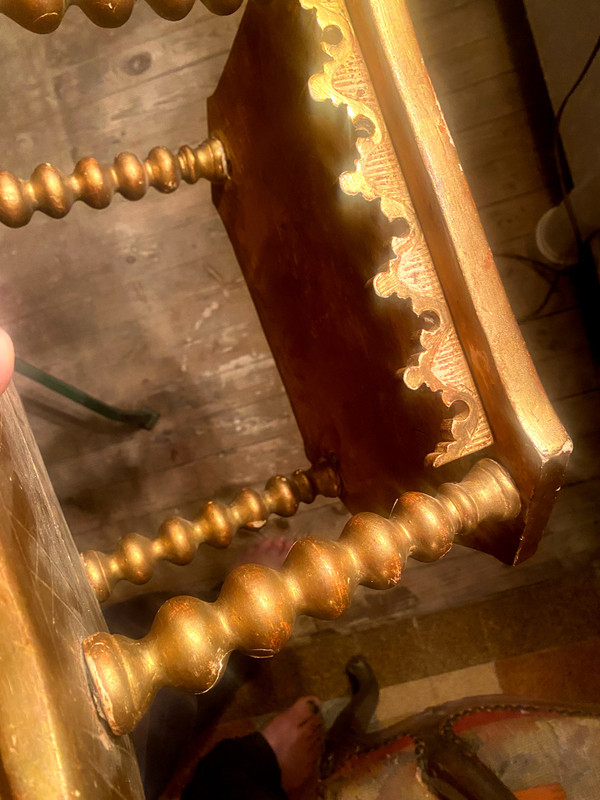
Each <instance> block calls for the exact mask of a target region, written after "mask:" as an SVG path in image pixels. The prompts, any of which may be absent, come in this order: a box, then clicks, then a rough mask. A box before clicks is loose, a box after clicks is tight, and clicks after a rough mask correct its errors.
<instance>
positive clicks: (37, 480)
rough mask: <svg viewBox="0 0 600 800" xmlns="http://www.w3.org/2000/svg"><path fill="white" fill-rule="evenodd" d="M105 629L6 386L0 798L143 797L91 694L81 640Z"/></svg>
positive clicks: (2, 410)
mask: <svg viewBox="0 0 600 800" xmlns="http://www.w3.org/2000/svg"><path fill="white" fill-rule="evenodd" d="M99 627H100V628H104V627H105V623H104V618H103V617H102V614H101V612H100V607H99V606H98V603H97V601H96V598H95V597H94V594H93V592H92V590H91V588H90V586H89V584H88V582H87V580H86V576H85V574H84V571H83V568H82V565H81V561H80V558H79V555H78V553H77V550H76V548H75V544H74V542H73V540H72V538H71V535H70V533H69V530H68V528H67V526H66V523H65V521H64V518H63V516H62V512H61V510H60V507H59V505H58V502H57V500H56V497H55V495H54V491H53V489H52V486H51V484H50V480H49V478H48V475H47V473H46V470H45V468H44V465H43V463H42V460H41V456H40V454H39V451H38V449H37V446H36V444H35V442H34V440H33V436H32V434H31V430H30V428H29V424H28V422H27V419H26V417H25V413H24V411H23V408H22V406H21V402H20V400H19V398H18V395H17V393H16V391H15V390H14V388H12V387H10V388H9V389H8V390H7V391H6V393H5V394H4V395H3V396H2V397H1V398H0V629H1V630H2V636H1V637H0V666H1V668H0V796H1V797H2V798H3V800H9V799H10V798H15V799H16V798H18V800H40V798H47V799H48V800H67V798H69V800H71V799H73V798H81V800H84V798H90V800H91V798H93V800H117V799H118V800H142V798H143V796H144V795H143V790H142V785H141V780H140V775H139V771H138V766H137V761H136V757H135V754H134V751H133V747H132V745H131V742H130V741H129V739H128V737H125V738H119V739H116V738H115V737H114V735H113V734H112V733H111V732H110V730H109V729H108V728H107V726H106V725H105V724H104V723H103V722H102V721H101V720H100V719H99V717H98V715H97V713H96V709H95V707H94V703H93V701H92V698H91V696H90V692H89V686H88V675H87V674H86V668H85V664H84V661H83V658H82V654H81V642H82V640H83V639H84V638H85V637H86V636H88V635H89V634H90V633H92V632H93V631H95V630H97V629H98V628H99Z"/></svg>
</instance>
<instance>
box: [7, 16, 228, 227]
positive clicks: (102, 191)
mask: <svg viewBox="0 0 600 800" xmlns="http://www.w3.org/2000/svg"><path fill="white" fill-rule="evenodd" d="M0 2H1V0H0ZM201 178H206V179H207V180H209V181H212V182H214V183H221V182H223V181H225V180H226V179H227V158H226V155H225V151H224V149H223V145H222V144H221V142H220V141H219V140H218V139H214V138H210V139H207V140H206V141H205V142H202V144H200V145H198V147H188V146H187V145H184V146H183V147H181V148H180V149H179V150H178V152H177V154H174V153H172V152H171V151H170V150H168V149H167V148H166V147H154V148H153V149H152V150H151V151H150V152H149V153H148V156H147V158H145V159H144V160H143V161H141V160H140V159H139V158H138V157H137V156H135V155H133V153H119V155H118V156H117V157H116V158H115V160H114V161H113V163H112V166H108V165H106V164H100V163H99V162H98V161H96V159H95V158H82V159H81V160H80V161H78V162H77V164H76V166H75V169H74V171H73V172H72V173H71V175H65V174H64V173H62V172H61V171H60V170H59V169H57V168H56V167H53V166H52V164H40V165H39V166H38V167H36V168H35V170H34V171H33V173H32V175H31V177H30V178H29V180H21V179H20V178H17V177H16V175H13V174H12V173H11V172H6V171H5V170H4V171H0V222H2V223H4V225H8V226H9V227H10V228H21V227H23V225H27V223H28V222H29V220H30V219H31V217H32V216H33V214H34V212H35V211H42V212H43V213H44V214H47V215H48V216H49V217H55V218H57V219H60V218H61V217H64V216H66V215H67V214H68V213H69V211H70V210H71V208H72V207H73V204H74V203H75V202H77V201H78V200H81V201H82V202H84V203H86V204H87V205H88V206H91V207H92V208H106V207H107V206H108V205H110V203H111V201H112V198H113V195H114V194H116V193H118V194H121V195H123V197H125V198H126V199H127V200H139V199H140V198H142V197H143V196H144V195H145V194H146V192H147V191H148V187H149V186H153V187H154V188H155V189H156V190H157V191H159V192H163V193H164V194H170V193H171V192H174V191H175V189H177V187H178V186H179V185H180V183H181V181H185V183H196V182H197V181H199V180H200V179H201Z"/></svg>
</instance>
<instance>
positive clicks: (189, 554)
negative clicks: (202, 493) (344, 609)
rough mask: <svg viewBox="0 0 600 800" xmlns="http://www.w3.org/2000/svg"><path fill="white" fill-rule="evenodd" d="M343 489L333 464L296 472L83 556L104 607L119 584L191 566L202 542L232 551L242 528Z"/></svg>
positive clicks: (139, 581)
mask: <svg viewBox="0 0 600 800" xmlns="http://www.w3.org/2000/svg"><path fill="white" fill-rule="evenodd" d="M339 491H340V486H339V481H338V478H337V475H336V473H335V471H334V470H333V469H332V468H331V467H330V466H328V465H326V464H324V465H317V466H315V467H311V468H310V469H308V470H301V469H298V470H296V471H295V472H294V473H293V474H292V475H290V476H289V477H288V478H285V477H283V476H281V475H276V476H275V477H273V478H271V479H270V480H269V481H268V482H267V484H266V486H265V489H264V491H263V492H255V491H254V490H252V489H242V491H241V492H240V493H239V494H238V495H237V497H236V498H235V499H234V500H233V501H232V502H231V503H229V504H227V503H220V502H218V501H214V500H211V501H210V502H208V503H207V504H206V505H205V506H204V508H203V509H202V511H201V512H200V514H199V515H198V516H197V517H196V518H195V519H193V520H187V519H182V518H181V517H171V518H170V519H167V520H165V521H164V522H163V523H162V525H161V526H160V529H159V534H158V536H157V537H156V538H155V539H148V538H147V537H146V536H141V535H140V534H138V533H129V534H127V535H126V536H123V537H122V538H121V539H120V540H119V542H118V544H117V547H116V549H115V550H114V552H112V553H100V552H98V551H97V550H88V551H86V552H85V553H83V554H82V556H81V557H82V559H83V564H84V567H85V570H86V573H87V576H88V579H89V581H90V584H91V586H92V588H93V590H94V592H95V593H96V597H97V598H98V600H99V602H101V603H102V602H104V601H105V600H108V598H109V597H110V594H111V592H112V590H113V589H114V587H115V586H116V584H117V583H118V582H119V581H121V580H128V581H131V582H132V583H137V584H142V583H147V582H148V581H149V580H150V578H151V577H152V575H153V572H154V567H155V565H156V563H157V562H158V561H170V562H171V563H173V564H180V565H183V564H189V563H190V561H191V560H192V559H193V558H194V555H195V554H196V551H197V549H198V547H199V546H200V545H201V544H209V545H211V546H212V547H228V546H229V545H230V544H231V539H232V537H233V535H234V534H235V533H236V532H237V531H238V530H239V528H244V527H247V528H252V529H259V528H262V527H263V525H265V524H266V522H267V519H268V517H269V516H270V515H271V514H278V515H279V516H280V517H291V516H292V515H293V514H295V513H296V511H297V510H298V506H299V505H300V503H312V502H313V500H314V499H315V498H316V497H317V496H318V495H320V494H321V495H324V496H325V497H337V496H338V494H339Z"/></svg>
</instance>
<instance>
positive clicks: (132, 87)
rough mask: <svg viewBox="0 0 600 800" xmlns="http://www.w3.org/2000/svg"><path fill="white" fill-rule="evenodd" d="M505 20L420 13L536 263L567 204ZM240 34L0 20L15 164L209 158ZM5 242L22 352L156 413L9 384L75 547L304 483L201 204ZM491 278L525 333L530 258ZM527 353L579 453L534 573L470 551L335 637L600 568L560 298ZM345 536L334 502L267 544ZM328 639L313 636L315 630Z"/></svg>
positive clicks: (23, 167)
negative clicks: (550, 167)
mask: <svg viewBox="0 0 600 800" xmlns="http://www.w3.org/2000/svg"><path fill="white" fill-rule="evenodd" d="M501 5H502V3H501V0H413V2H412V3H411V7H412V9H413V14H414V18H415V23H416V27H417V31H418V34H419V37H420V40H421V43H422V47H423V51H424V55H425V58H426V61H427V64H428V66H429V69H430V71H431V75H432V78H433V81H434V84H435V86H436V88H437V90H438V92H439V95H440V99H441V103H442V106H443V109H444V111H445V113H446V115H447V118H448V121H449V124H450V127H451V130H452V133H453V136H454V137H455V141H456V144H457V147H458V150H459V154H460V156H461V159H462V161H463V165H464V168H465V172H466V175H467V178H468V180H469V182H470V184H471V187H472V191H473V194H474V197H475V200H476V202H477V204H478V207H479V210H480V213H481V216H482V220H483V223H484V226H485V229H486V232H487V234H488V237H489V239H490V242H491V245H492V248H493V250H494V252H495V253H497V254H517V255H527V254H530V253H531V233H532V231H533V229H534V226H535V223H536V221H537V219H538V218H539V216H540V215H541V214H542V213H543V212H544V211H545V210H546V209H547V208H548V207H550V205H552V202H553V187H552V182H551V179H549V177H548V175H547V174H546V172H545V170H544V163H545V160H546V159H547V153H546V152H544V150H543V147H541V146H540V136H539V133H540V131H539V130H538V129H536V123H535V120H534V118H535V112H536V108H532V107H531V105H530V104H528V101H527V93H526V92H525V91H524V89H523V84H522V74H519V73H518V72H517V70H516V68H515V55H514V50H513V48H514V46H515V42H514V41H513V42H511V41H510V39H509V37H508V35H507V33H506V30H505V26H504V25H503V21H502V17H501V13H500V10H499V9H500V8H501ZM238 21H239V14H237V15H234V16H233V17H229V18H217V17H214V16H211V15H210V14H209V13H208V12H207V11H206V10H205V9H204V8H203V7H201V6H199V5H198V4H197V6H196V7H195V8H194V10H193V11H192V12H191V14H190V16H189V17H188V18H187V19H186V20H184V21H182V22H180V23H169V22H166V21H163V20H160V19H158V18H156V17H155V15H154V14H153V13H152V12H151V11H150V9H149V8H148V7H147V6H145V5H144V4H139V5H137V6H136V9H135V13H134V15H133V19H132V20H131V22H130V23H129V24H128V25H127V26H125V27H124V28H122V29H118V30H114V31H106V30H99V29H97V28H94V27H93V26H92V25H91V23H89V22H88V21H87V20H86V19H85V18H84V17H83V16H82V15H81V14H80V13H79V12H78V10H76V9H72V10H71V11H70V12H69V13H68V14H67V17H66V20H65V22H64V24H63V26H62V27H61V28H60V29H59V30H58V31H57V32H56V33H54V34H52V35H50V36H46V37H35V36H34V35H33V34H30V33H28V32H26V31H23V30H21V29H19V28H18V27H17V26H16V25H14V24H13V23H11V22H9V21H8V20H4V19H3V20H2V24H1V25H0V42H1V47H2V53H3V58H2V60H1V62H0V86H1V88H0V94H1V98H2V103H3V108H4V109H5V113H4V115H3V120H2V125H1V126H0V142H1V152H2V159H1V164H0V166H1V167H2V168H3V169H10V170H12V171H14V172H16V173H18V174H19V175H21V176H27V175H29V173H30V172H31V170H32V169H33V168H34V166H35V165H36V164H37V163H39V162H41V161H46V160H47V161H50V162H52V163H54V164H56V165H57V166H59V167H61V168H62V169H64V170H65V171H69V170H70V169H71V166H72V164H73V163H74V161H75V160H77V159H78V158H80V157H81V156H83V155H88V154H94V155H95V156H97V157H98V158H101V159H105V160H110V159H112V157H113V156H114V155H115V154H116V153H117V152H119V151H121V150H131V151H133V152H136V153H137V154H138V155H140V156H144V155H145V154H146V152H147V151H148V150H149V149H150V148H151V147H152V146H154V145H156V144H166V145H167V146H169V147H172V148H177V147H179V145H181V144H183V143H189V144H194V143H197V142H198V141H200V140H201V139H202V138H203V136H204V134H205V131H206V118H205V100H206V98H207V97H208V96H209V95H210V94H211V92H212V90H213V88H214V86H215V83H216V81H217V79H218V76H219V74H220V71H221V69H222V67H223V64H224V62H225V58H226V55H227V52H228V49H229V47H230V44H231V41H232V38H233V36H234V33H235V29H236V26H237V23H238ZM516 44H518V42H517V43H516ZM0 237H1V247H2V250H1V253H2V262H1V264H2V269H1V271H0V298H1V299H0V322H1V323H2V324H3V325H4V326H5V327H6V328H7V329H8V330H9V331H10V333H11V334H12V336H13V338H14V340H15V342H16V346H17V352H18V353H19V355H21V356H22V357H23V358H25V359H27V360H29V361H31V362H32V363H34V364H36V365H37V366H39V367H42V368H43V369H46V370H48V371H50V372H52V373H54V374H55V375H57V376H59V377H61V378H63V379H64V380H67V381H70V382H72V383H74V384H76V385H78V386H80V387H81V388H83V389H85V390H87V391H89V392H91V393H93V394H96V395H97V396H99V397H101V398H103V399H105V400H106V401H108V402H112V403H116V404H120V405H122V406H127V407H135V406H138V405H143V404H145V405H151V406H152V407H154V408H156V409H157V410H158V411H160V413H161V415H162V416H161V420H160V422H159V424H158V425H157V426H156V428H155V429H154V430H153V431H151V432H148V431H137V432H132V431H131V430H129V429H125V428H123V427H121V426H118V425H115V424H113V423H110V422H108V421H104V420H101V419H100V418H96V417H93V416H91V415H90V414H89V413H88V412H86V411H84V410H82V409H78V408H76V407H74V406H73V405H71V404H70V403H68V402H67V401H65V400H63V399H61V398H59V397H57V396H56V395H53V394H51V393H49V392H48V391H47V390H44V389H42V388H40V387H37V386H35V385H34V384H32V383H31V382H29V381H27V380H26V379H24V378H20V377H18V378H17V379H16V380H17V385H18V388H19V390H20V392H21V394H22V397H23V399H24V402H25V405H26V408H27V411H28V413H29V417H30V420H31V423H32V426H33V428H34V431H35V434H36V437H37V440H38V442H39V444H40V448H41V450H42V453H43V455H44V458H45V461H46V464H47V466H48V469H49V472H50V475H51V478H52V480H53V483H54V485H55V487H56V491H57V493H58V496H59V499H60V501H61V503H62V505H63V508H64V511H65V514H66V517H67V519H68V521H69V523H70V525H71V529H72V531H73V533H74V535H75V538H76V540H77V542H78V545H79V546H80V547H81V549H85V548H87V547H90V546H94V547H100V548H108V547H109V546H110V544H111V543H112V542H114V541H115V539H116V538H117V537H118V536H119V535H121V534H123V533H125V532H127V531H129V530H137V531H139V532H143V533H146V534H151V533H153V532H154V531H155V530H156V527H157V525H158V524H159V522H160V520H161V519H162V518H164V517H165V516H166V515H169V514H172V513H182V514H185V515H191V514H194V513H195V512H196V511H197V510H198V509H199V506H200V505H201V503H202V502H203V501H204V500H206V499H208V498H210V497H214V496H217V497H220V498H224V499H230V498H231V497H232V496H233V494H234V492H235V491H236V489H238V488H239V487H240V486H242V485H244V484H250V485H254V486H260V485H261V484H262V483H263V482H264V481H265V480H266V479H267V478H268V477H269V476H270V475H271V474H272V473H274V472H277V471H283V472H286V471H291V470H293V469H294V468H296V467H297V466H303V465H305V463H306V461H305V457H304V455H303V449H302V443H301V441H300V438H299V435H298V432H297V430H296V426H295V423H294V420H293V417H292V414H291V410H290V407H289V403H288V401H287V398H286V396H285V393H284V391H283V388H282V385H281V381H280V379H279V376H278V373H277V370H276V368H275V366H274V364H273V361H272V358H271V356H270V352H269V349H268V346H267V344H266V342H265V340H264V336H263V334H262V331H261V328H260V325H259V323H258V320H257V317H256V314H255V312H254V308H253V306H252V304H251V301H250V298H249V295H248V292H247V289H246V287H245V284H244V282H243V279H242V277H241V273H240V270H239V267H238V266H237V263H236V261H235V258H234V256H233V253H232V250H231V247H230V245H229V242H228V240H227V237H226V235H225V233H224V231H223V228H222V226H221V224H220V221H219V220H218V218H217V215H216V213H215V211H214V209H213V208H212V206H211V202H210V193H209V188H208V187H207V186H196V187H183V188H181V189H180V190H179V191H178V192H177V193H176V194H175V195H174V196H172V197H164V196H161V195H157V194H152V195H149V196H148V197H146V198H145V199H144V200H143V201H142V202H141V203H139V204H130V203H127V202H126V201H125V200H123V199H122V198H120V197H117V198H115V200H114V202H113V205H112V206H111V207H110V208H109V209H107V210H106V211H103V212H102V213H99V212H96V211H93V210H91V209H89V208H87V207H85V206H83V205H81V204H77V206H76V207H75V208H74V209H73V211H72V212H71V213H70V215H69V217H68V219H67V220H65V221H61V222H57V221H54V220H51V219H48V218H45V217H43V216H42V215H36V216H35V218H34V219H33V221H32V222H31V223H30V225H29V226H28V227H27V228H26V229H22V230H18V231H12V230H2V231H0ZM498 264H499V268H500V270H501V274H502V277H503V279H504V281H505V285H506V288H507V291H508V293H509V296H510V299H511V302H512V304H513V308H514V310H515V313H516V315H517V317H518V318H519V319H524V318H526V317H528V316H529V315H530V314H531V313H532V312H533V311H534V310H535V309H536V307H537V306H538V305H539V304H540V303H541V301H542V300H543V298H544V295H545V293H546V291H547V288H548V285H547V282H546V281H545V280H544V279H542V278H541V277H540V276H539V275H538V274H537V273H536V272H535V271H534V270H532V269H530V268H529V267H528V266H527V265H526V264H525V263H523V262H522V261H517V260H514V259H513V258H506V257H501V258H499V259H498ZM523 334H524V337H525V339H526V341H527V343H528V346H529V347H530V349H531V352H532V355H533V357H534V360H535V362H536V364H537V366H538V369H539V371H540V375H541V377H542V379H543V381H544V383H545V385H546V387H547V390H548V392H549V394H550V396H551V398H552V399H553V400H554V402H555V404H556V407H557V410H558V412H559V414H560V415H561V416H562V418H563V420H564V421H565V423H566V424H567V427H568V428H569V430H570V431H571V433H572V435H573V436H574V438H575V442H576V453H575V457H574V459H573V462H572V467H571V471H570V475H569V481H568V485H567V487H566V488H565V489H564V490H563V492H562V495H561V498H560V500H559V503H558V506H557V509H556V512H555V514H554V516H553V519H552V522H551V524H550V526H549V531H548V535H547V537H546V539H545V541H544V544H543V546H542V548H541V550H540V552H539V554H538V555H536V556H535V557H534V558H533V559H532V560H531V561H530V562H529V563H528V564H526V565H524V566H523V567H521V568H519V569H517V570H511V569H509V568H506V567H503V566H502V565H499V564H497V563H496V562H494V561H493V560H492V559H491V558H489V557H487V556H483V555H481V554H478V553H472V552H469V551H466V550H460V549H458V548H456V549H455V551H453V552H452V553H451V555H450V556H449V557H448V558H447V559H445V560H444V561H443V562H441V563H440V564H439V565H437V566H435V567H433V568H432V567H431V566H424V565H413V566H412V567H411V569H410V570H408V572H407V575H406V579H405V581H404V583H403V585H402V586H401V587H400V588H399V589H398V590H397V591H395V593H392V595H391V596H390V597H391V599H390V600H386V601H385V602H384V603H383V605H382V601H381V600H380V599H379V596H377V598H375V596H374V595H373V594H372V593H371V594H368V593H367V592H365V593H363V594H362V595H361V597H360V602H359V604H358V606H357V609H356V610H355V611H354V612H352V613H351V614H349V615H348V617H347V619H346V621H345V622H344V621H343V620H342V621H340V623H339V625H341V626H342V627H343V626H344V625H346V626H350V627H352V626H361V625H369V624H371V622H372V620H373V619H374V618H375V617H378V616H380V615H381V613H382V612H383V613H385V614H386V615H389V616H403V615H415V614H416V615H421V614H429V613H432V612H434V611H437V610H441V609H444V608H447V607H450V606H453V605H460V604H465V603H469V602H474V601H475V600H480V599H482V598H484V597H486V596H488V595H492V594H494V593H498V592H502V591H506V590H508V589H511V588H514V587H515V586H519V585H527V584H530V583H532V584H533V583H536V582H539V581H541V580H545V579H547V578H549V577H557V578H558V577H560V575H562V573H563V572H564V571H566V570H570V569H578V568H581V567H582V566H585V565H586V564H588V563H589V562H590V560H591V559H592V558H593V557H594V556H595V555H597V552H598V543H597V541H598V539H597V537H598V521H599V520H598V517H599V507H598V506H599V504H598V496H599V490H600V474H599V471H598V466H597V459H596V458H595V457H594V456H595V452H596V446H597V445H598V443H599V441H600V434H599V426H598V421H597V413H595V411H594V409H597V401H598V380H597V373H596V371H595V368H594V365H593V363H592V361H591V357H590V355H589V350H588V348H587V344H586V341H585V336H584V333H583V329H582V326H581V320H580V316H579V313H578V310H577V307H576V304H575V301H574V299H573V293H572V291H571V290H570V286H569V283H568V281H567V279H565V278H561V280H560V284H559V291H557V292H556V293H555V294H554V295H553V297H552V298H551V300H550V302H549V303H548V304H547V306H546V307H545V308H544V310H543V312H542V314H540V315H539V316H538V317H536V318H534V319H531V320H529V321H526V322H524V324H523ZM344 519H345V512H344V511H343V509H342V508H340V506H339V504H337V503H335V502H331V501H321V502H318V503H317V504H315V506H314V507H311V508H309V509H306V510H304V511H303V512H302V513H301V514H300V515H299V516H298V517H297V518H295V519H294V520H292V521H290V522H289V523H288V522H287V521H279V522H278V523H275V524H273V525H272V526H270V528H269V531H271V532H272V533H277V532H281V531H284V532H287V533H288V534H289V535H290V536H294V537H295V536H298V535H302V534H304V533H306V532H318V533H319V534H320V535H324V536H329V537H332V538H334V537H337V535H338V533H339V531H340V530H341V527H342V525H343V522H344ZM231 558H232V555H231V554H230V553H216V552H214V551H211V550H209V549H208V548H206V549H204V550H202V552H201V553H200V554H199V557H198V558H197V559H196V561H195V564H194V568H193V570H192V571H191V572H187V573H185V572H182V571H180V570H179V569H177V568H175V567H171V566H169V565H166V566H164V568H162V569H161V570H159V572H158V575H157V577H156V579H155V580H154V581H153V582H152V584H150V585H149V586H148V588H149V589H154V588H164V587H166V586H169V587H170V588H172V589H173V590H179V591H186V590H188V591H189V590H190V587H191V586H194V587H196V588H197V587H199V586H204V585H209V584H211V583H213V582H215V581H216V580H218V579H219V578H220V576H221V575H222V572H223V570H224V569H225V568H226V566H227V565H228V564H229V563H230V560H231ZM126 594H127V590H126V589H125V590H123V592H122V596H125V595H126ZM323 627H327V626H324V625H323V624H322V623H313V622H308V623H306V625H305V626H303V627H302V629H301V632H302V633H311V632H314V631H315V630H317V629H319V628H323Z"/></svg>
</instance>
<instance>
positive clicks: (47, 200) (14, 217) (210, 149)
mask: <svg viewBox="0 0 600 800" xmlns="http://www.w3.org/2000/svg"><path fill="white" fill-rule="evenodd" d="M201 178H206V179H207V180H209V181H214V182H219V181H224V180H226V178H227V159H226V156H225V152H224V150H223V147H222V145H221V143H220V142H219V141H218V140H216V139H207V140H206V141H205V142H203V143H202V144H201V145H199V146H198V147H196V148H192V147H188V146H187V145H184V146H183V147H181V148H180V149H179V151H178V152H177V154H176V155H174V154H173V153H172V152H171V151H170V150H168V149H167V148H166V147H154V148H153V149H152V150H151V151H150V152H149V154H148V156H147V158H146V159H144V161H141V160H140V159H139V158H138V157H137V156H135V155H133V153H119V155H118V156H117V157H116V158H115V160H114V162H113V164H112V166H110V167H109V166H106V165H104V164H100V163H99V162H98V161H96V159H95V158H82V159H81V160H80V161H78V163H77V165H76V166H75V170H74V171H73V173H72V174H71V175H65V174H64V173H62V172H61V171H60V170H59V169H57V168H56V167H53V166H52V164H40V165H39V166H38V167H36V169H35V170H34V172H33V174H32V176H31V178H30V179H29V180H25V181H24V180H21V179H20V178H17V177H16V176H15V175H13V174H12V173H10V172H6V171H1V172H0V222H3V223H4V224H5V225H8V226H9V227H11V228H20V227H22V226H23V225H26V224H27V223H28V222H29V220H30V219H31V217H32V216H33V213H34V212H35V211H42V212H43V213H44V214H47V215H48V216H49V217H55V218H56V219H60V218H62V217H64V216H66V215H67V214H68V213H69V211H70V210H71V208H72V207H73V204H74V203H76V202H77V201H78V200H81V201H82V202H84V203H86V205H88V206H91V207H92V208H99V209H100V208H106V207H107V206H109V205H110V203H111V201H112V198H113V196H114V194H115V193H118V194H121V195H122V196H123V197H125V198H126V199H127V200H140V199H141V198H142V197H144V195H145V194H146V192H147V191H148V187H149V186H153V187H154V188H155V189H156V190H157V191H159V192H163V193H165V194H170V193H171V192H174V191H175V189H177V187H178V186H179V185H180V183H181V181H182V180H183V181H185V182H186V183H190V184H193V183H196V182H197V181H199V180H200V179H201Z"/></svg>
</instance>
